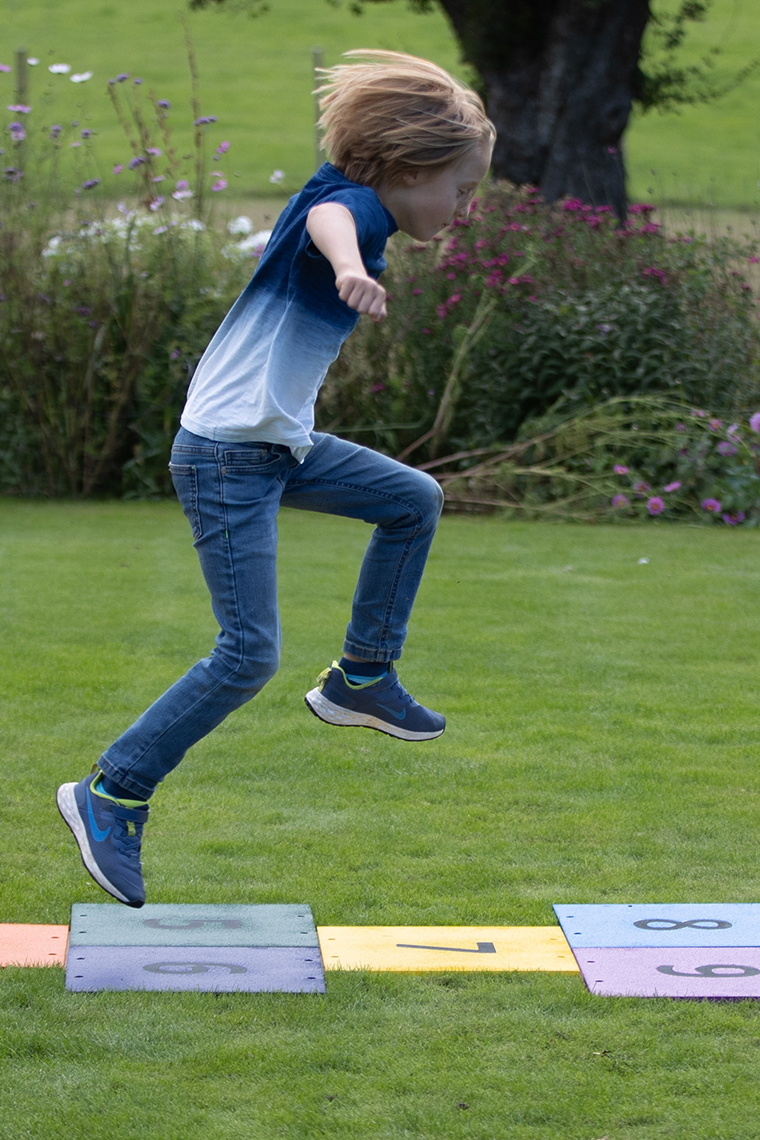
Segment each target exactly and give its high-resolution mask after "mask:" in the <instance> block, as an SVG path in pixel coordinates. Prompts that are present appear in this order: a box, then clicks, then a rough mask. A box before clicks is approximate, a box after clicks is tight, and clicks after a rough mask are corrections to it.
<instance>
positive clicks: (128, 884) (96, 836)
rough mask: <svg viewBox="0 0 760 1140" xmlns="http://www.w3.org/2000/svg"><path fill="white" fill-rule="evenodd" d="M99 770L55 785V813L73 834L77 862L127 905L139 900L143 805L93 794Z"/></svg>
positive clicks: (141, 895)
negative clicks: (78, 854)
mask: <svg viewBox="0 0 760 1140" xmlns="http://www.w3.org/2000/svg"><path fill="white" fill-rule="evenodd" d="M99 779H100V771H99V770H96V771H95V772H91V773H90V775H89V776H85V778H84V779H83V780H80V781H79V783H78V784H61V786H60V788H59V789H58V795H57V796H56V802H57V804H58V810H59V812H60V813H61V815H62V816H63V818H64V819H65V821H66V823H67V824H68V825H69V827H70V828H71V830H72V832H73V833H74V838H75V839H76V841H77V843H78V844H79V851H80V854H81V856H82V862H83V863H84V865H85V867H86V868H87V870H88V871H89V872H90V874H91V875H92V877H93V879H94V880H95V882H96V883H97V884H98V886H101V887H102V888H103V890H104V891H108V893H109V895H113V897H114V898H115V899H118V900H119V902H123V903H126V904H127V906H135V907H139V906H142V905H143V903H144V902H145V887H144V885H143V877H142V867H141V863H140V844H141V842H142V829H143V826H144V824H145V821H146V820H147V818H148V805H147V804H146V805H145V807H142V808H130V807H125V806H124V805H123V804H120V803H119V802H118V801H117V800H113V799H108V798H107V797H106V796H104V795H102V794H101V795H98V793H97V792H94V791H93V790H92V786H93V784H94V783H96V781H97V780H99Z"/></svg>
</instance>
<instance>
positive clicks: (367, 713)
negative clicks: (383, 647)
mask: <svg viewBox="0 0 760 1140" xmlns="http://www.w3.org/2000/svg"><path fill="white" fill-rule="evenodd" d="M304 700H305V701H306V704H307V705H308V706H309V708H310V709H311V711H312V712H313V713H314V715H315V716H318V717H319V719H320V720H324V721H326V722H327V724H338V725H343V726H356V727H361V728H376V729H377V730H378V731H379V732H387V733H388V735H389V736H397V737H398V738H399V740H433V738H434V737H436V736H440V735H441V733H442V732H443V730H444V729H445V727H446V718H445V717H444V716H441V714H440V713H437V712H433V710H432V709H426V708H425V706H424V705H418V704H417V702H416V701H415V700H414V698H413V697H411V696H410V695H409V693H407V691H406V689H404V688H403V687H402V685H401V682H400V681H399V679H398V674H397V673H396V670H395V669H394V667H393V665H391V666H390V667H389V669H388V672H387V673H386V675H385V676H384V677H383V678H382V679H381V680H380V681H369V682H367V683H365V684H363V685H354V684H352V682H351V681H349V680H348V678H347V677H346V674H345V673H344V671H343V670H342V669H341V667H340V665H339V664H338V662H337V661H333V663H332V668H331V669H325V670H324V672H323V673H320V675H319V677H318V678H317V687H316V688H315V689H312V690H311V692H309V693H307V694H306V696H305V697H304Z"/></svg>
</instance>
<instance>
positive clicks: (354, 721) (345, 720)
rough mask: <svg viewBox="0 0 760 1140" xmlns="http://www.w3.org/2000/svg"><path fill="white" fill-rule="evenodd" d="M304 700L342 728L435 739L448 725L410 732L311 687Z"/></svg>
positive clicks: (401, 738) (327, 720) (405, 737)
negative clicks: (334, 700) (341, 703)
mask: <svg viewBox="0 0 760 1140" xmlns="http://www.w3.org/2000/svg"><path fill="white" fill-rule="evenodd" d="M304 700H305V701H306V704H307V705H308V707H309V708H310V709H311V711H312V712H313V713H314V716H318V717H319V719H320V720H323V721H324V722H325V723H326V724H335V725H338V726H340V727H341V728H375V729H377V731H378V732H385V733H386V734H387V735H388V736H396V737H398V739H399V740H435V738H436V736H442V735H443V732H444V729H445V727H446V726H445V725H444V728H440V729H438V730H437V731H436V732H410V731H409V729H408V728H401V726H400V725H396V724H389V723H388V721H385V720H380V719H379V717H376V716H370V715H369V714H368V713H358V712H353V711H352V710H351V709H344V708H343V706H342V705H336V704H334V703H333V701H328V699H327V698H326V697H325V696H323V694H322V693H321V692H320V690H319V689H311V691H310V692H308V693H307V694H306V696H305V697H304Z"/></svg>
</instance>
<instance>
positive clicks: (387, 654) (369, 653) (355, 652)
mask: <svg viewBox="0 0 760 1140" xmlns="http://www.w3.org/2000/svg"><path fill="white" fill-rule="evenodd" d="M343 652H344V653H350V654H351V655H352V656H353V657H358V658H360V660H362V661H379V662H380V663H381V664H383V665H387V664H388V662H389V661H398V659H399V657H400V656H401V654H402V653H403V649H372V648H371V647H370V646H368V645H359V644H358V643H357V642H356V641H350V640H349V639H348V638H346V640H345V641H344V642H343Z"/></svg>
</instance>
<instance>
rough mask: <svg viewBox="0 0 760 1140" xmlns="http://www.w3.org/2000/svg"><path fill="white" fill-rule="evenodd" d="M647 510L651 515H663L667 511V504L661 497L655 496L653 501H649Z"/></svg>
mask: <svg viewBox="0 0 760 1140" xmlns="http://www.w3.org/2000/svg"><path fill="white" fill-rule="evenodd" d="M647 510H648V511H649V513H650V515H661V514H662V512H663V511H664V510H665V503H664V502H663V500H662V499H661V498H660V496H659V495H653V496H652V498H651V499H647Z"/></svg>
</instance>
